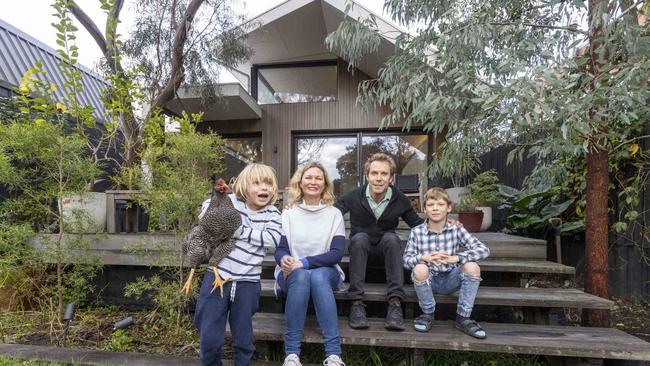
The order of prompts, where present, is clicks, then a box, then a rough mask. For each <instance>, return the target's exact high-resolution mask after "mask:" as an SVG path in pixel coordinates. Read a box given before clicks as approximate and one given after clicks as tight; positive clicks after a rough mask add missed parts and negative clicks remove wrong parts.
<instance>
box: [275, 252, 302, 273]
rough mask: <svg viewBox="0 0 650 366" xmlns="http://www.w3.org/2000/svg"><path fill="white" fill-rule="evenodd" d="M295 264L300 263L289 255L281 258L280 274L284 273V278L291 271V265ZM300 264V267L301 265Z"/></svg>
mask: <svg viewBox="0 0 650 366" xmlns="http://www.w3.org/2000/svg"><path fill="white" fill-rule="evenodd" d="M295 262H300V261H297V260H295V259H293V257H291V256H289V255H285V256H284V257H282V259H281V260H280V268H282V272H284V276H285V277H286V276H287V275H289V273H291V271H293V265H294V263H295ZM300 264H301V265H302V263H300Z"/></svg>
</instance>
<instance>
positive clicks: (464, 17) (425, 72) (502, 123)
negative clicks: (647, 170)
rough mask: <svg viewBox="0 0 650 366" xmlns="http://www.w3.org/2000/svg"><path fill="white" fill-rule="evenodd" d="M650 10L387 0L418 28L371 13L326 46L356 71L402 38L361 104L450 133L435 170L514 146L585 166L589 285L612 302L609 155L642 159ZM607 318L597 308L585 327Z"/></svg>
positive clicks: (505, 0)
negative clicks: (384, 41) (385, 28)
mask: <svg viewBox="0 0 650 366" xmlns="http://www.w3.org/2000/svg"><path fill="white" fill-rule="evenodd" d="M649 8H650V2H648V1H647V0H646V1H639V0H622V1H614V0H611V1H604V0H603V1H597V0H589V1H579V0H575V1H559V0H519V1H510V0H487V1H485V0H481V1H479V0H461V1H439V0H386V1H385V5H384V10H385V11H386V12H387V13H389V14H391V16H392V19H393V20H394V21H396V22H398V23H399V24H401V25H402V26H405V27H407V28H408V29H410V30H411V32H404V33H403V34H400V35H397V36H396V37H395V35H394V34H386V33H382V30H381V27H380V26H379V25H380V24H379V25H378V22H377V19H375V18H374V17H372V16H371V17H369V18H360V19H356V20H355V19H351V18H349V19H348V20H346V21H344V22H343V23H341V24H340V26H339V28H338V29H337V30H336V31H335V32H334V33H332V34H330V35H329V36H328V37H327V39H326V43H327V44H328V46H329V47H330V48H331V49H332V50H337V51H338V52H340V54H341V55H343V56H344V58H346V59H347V60H348V61H349V65H350V68H354V66H355V64H356V63H358V62H359V61H360V60H361V59H362V57H363V56H364V55H366V54H369V53H372V52H375V51H377V50H378V48H379V45H380V39H381V37H386V38H389V37H393V38H394V41H395V50H396V52H395V54H394V56H392V57H390V59H388V61H387V62H386V63H385V65H384V66H383V68H382V69H381V70H380V71H379V73H378V76H377V77H376V78H371V79H369V80H366V81H364V82H362V83H361V84H360V85H359V97H358V99H357V102H358V103H359V104H361V105H362V106H364V107H371V106H390V108H391V112H390V113H389V114H388V115H386V116H385V117H384V118H383V120H382V126H387V125H391V124H397V123H400V124H403V126H404V127H405V128H410V127H411V126H414V125H416V124H422V125H423V126H424V129H425V131H427V132H430V133H433V134H438V133H444V134H445V136H446V143H443V144H442V145H441V148H440V150H439V151H438V152H437V153H436V156H435V160H436V161H435V162H434V164H433V165H432V166H431V167H430V168H431V171H432V172H433V173H437V172H439V169H440V167H441V164H442V166H443V167H446V168H447V169H448V172H449V170H450V171H451V173H453V165H454V164H455V163H458V164H459V165H460V166H462V167H467V163H468V162H469V163H471V162H472V159H475V158H476V153H477V151H478V150H477V149H479V148H480V147H484V146H486V145H488V146H494V145H495V144H497V143H504V142H505V143H513V144H515V146H516V148H515V149H514V150H513V152H512V153H511V155H509V157H508V158H509V161H510V160H512V159H513V158H515V157H518V158H521V157H524V156H535V157H538V158H542V159H545V160H549V159H553V158H554V157H556V156H558V155H559V154H565V155H566V154H568V155H571V156H578V157H581V158H582V159H584V161H586V201H587V202H586V219H585V225H586V275H585V290H586V291H587V292H589V293H592V294H595V295H598V296H601V297H604V298H607V297H608V185H609V175H608V160H609V159H610V157H611V156H619V155H622V156H624V155H627V156H628V157H629V156H630V155H634V154H638V152H639V145H638V139H640V138H642V137H643V136H640V133H639V132H640V131H642V127H643V124H644V122H645V121H647V118H648V116H649V115H650V112H649V106H648V104H647V101H646V99H647V98H648V96H649V94H648V81H649V78H650V59H649V57H650V45H649V44H650V41H649V37H648V36H649V34H648V27H647V22H646V19H647V13H648V10H649ZM353 13H354V12H353V4H352V3H351V4H350V5H348V14H353ZM470 167H471V166H470ZM628 198H629V197H628ZM636 199H637V201H638V198H636ZM631 201H634V199H631ZM607 318H608V314H607V312H606V311H590V312H586V316H585V319H584V320H585V322H586V323H587V324H592V325H605V324H606V323H607V322H608V319H607Z"/></svg>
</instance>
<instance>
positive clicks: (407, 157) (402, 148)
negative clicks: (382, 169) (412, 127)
mask: <svg viewBox="0 0 650 366" xmlns="http://www.w3.org/2000/svg"><path fill="white" fill-rule="evenodd" d="M345 149H346V150H347V152H346V153H345V154H344V155H343V156H341V158H340V159H339V160H338V161H337V163H336V169H337V170H338V172H339V175H340V176H341V178H340V179H341V181H343V182H354V185H356V180H357V174H359V173H358V171H357V167H358V166H359V165H362V164H364V163H365V161H366V159H368V158H369V157H370V156H372V155H373V154H376V153H384V154H387V155H389V156H390V157H392V158H393V160H395V165H396V166H397V170H396V171H395V174H404V173H405V169H406V167H407V166H408V165H409V163H410V162H411V161H412V160H413V158H416V160H423V161H425V160H426V155H425V154H424V153H423V152H421V151H420V150H418V149H417V148H416V147H415V146H413V145H412V144H411V143H409V142H408V141H406V140H404V138H402V137H400V136H376V137H366V138H364V139H363V144H362V146H361V161H360V162H358V161H357V146H356V144H353V145H348V146H346V147H345ZM418 152H419V154H418ZM360 168H361V170H362V171H361V174H363V166H361V167H360ZM411 173H418V172H417V171H416V172H411Z"/></svg>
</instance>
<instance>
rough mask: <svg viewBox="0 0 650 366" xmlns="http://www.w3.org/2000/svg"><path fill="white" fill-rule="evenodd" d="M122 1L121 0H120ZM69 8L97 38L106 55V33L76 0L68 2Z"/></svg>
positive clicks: (96, 40)
mask: <svg viewBox="0 0 650 366" xmlns="http://www.w3.org/2000/svg"><path fill="white" fill-rule="evenodd" d="M118 1H120V0H118ZM68 9H70V12H71V13H72V15H74V17H75V18H77V20H78V21H79V23H81V25H83V26H84V28H86V31H88V33H90V35H91V36H92V37H93V38H94V39H95V42H96V43H97V45H98V46H99V48H100V49H101V50H102V53H103V54H104V55H105V54H106V46H107V44H106V39H105V38H104V35H103V34H102V32H101V31H100V30H99V28H98V27H97V25H96V24H95V22H93V20H92V19H90V17H89V16H88V14H86V13H85V12H84V11H83V10H81V8H80V7H79V5H77V3H76V2H75V1H74V0H70V1H69V2H68Z"/></svg>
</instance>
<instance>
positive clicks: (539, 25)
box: [489, 22, 589, 36]
mask: <svg viewBox="0 0 650 366" xmlns="http://www.w3.org/2000/svg"><path fill="white" fill-rule="evenodd" d="M489 24H490V25H515V23H512V22H510V23H503V22H490V23H489ZM521 24H522V25H525V26H526V27H531V28H547V29H559V30H566V31H569V32H575V33H580V34H584V35H585V36H589V32H587V31H584V30H582V29H578V26H577V25H575V26H574V25H570V26H568V27H563V26H558V25H550V24H533V23H521Z"/></svg>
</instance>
